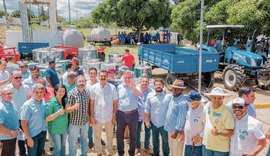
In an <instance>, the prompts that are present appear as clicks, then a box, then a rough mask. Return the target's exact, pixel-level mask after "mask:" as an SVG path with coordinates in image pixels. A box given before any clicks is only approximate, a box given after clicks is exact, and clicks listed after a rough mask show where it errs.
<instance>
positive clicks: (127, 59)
mask: <svg viewBox="0 0 270 156" xmlns="http://www.w3.org/2000/svg"><path fill="white" fill-rule="evenodd" d="M122 62H124V65H125V66H127V67H128V68H129V69H130V70H132V68H133V67H134V65H135V62H134V56H133V55H132V54H130V52H129V49H125V55H124V57H123V58H122Z"/></svg>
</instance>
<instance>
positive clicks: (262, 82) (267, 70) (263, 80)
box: [257, 64, 270, 90]
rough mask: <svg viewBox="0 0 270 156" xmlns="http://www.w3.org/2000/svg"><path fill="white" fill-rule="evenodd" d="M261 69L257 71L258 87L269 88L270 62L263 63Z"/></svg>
mask: <svg viewBox="0 0 270 156" xmlns="http://www.w3.org/2000/svg"><path fill="white" fill-rule="evenodd" d="M263 68H264V69H263V70H260V71H259V72H258V73H257V83H258V87H259V88H261V89H266V90H269V89H270V64H265V65H264V66H263Z"/></svg>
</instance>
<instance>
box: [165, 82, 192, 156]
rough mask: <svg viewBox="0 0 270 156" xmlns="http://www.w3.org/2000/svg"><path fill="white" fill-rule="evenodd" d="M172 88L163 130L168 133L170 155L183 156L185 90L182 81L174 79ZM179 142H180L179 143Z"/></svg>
mask: <svg viewBox="0 0 270 156" xmlns="http://www.w3.org/2000/svg"><path fill="white" fill-rule="evenodd" d="M171 87H172V93H173V98H172V99H171V100H170V103H169V107H168V111H167V114H166V120H165V125H164V128H165V130H166V131H168V133H169V147H170V155H171V156H176V155H178V156H179V155H180V156H181V155H183V148H184V143H183V139H184V138H183V137H184V126H185V123H186V115H187V111H188V104H187V101H186V98H185V97H184V95H183V93H182V91H183V89H186V87H185V86H184V81H183V80H178V79H176V80H175V81H174V82H173V84H172V85H171ZM179 140H180V141H179Z"/></svg>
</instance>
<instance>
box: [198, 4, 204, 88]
mask: <svg viewBox="0 0 270 156" xmlns="http://www.w3.org/2000/svg"><path fill="white" fill-rule="evenodd" d="M203 8H204V0H201V18H200V54H199V83H198V92H199V93H201V89H202V88H201V87H202V42H203Z"/></svg>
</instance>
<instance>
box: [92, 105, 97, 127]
mask: <svg viewBox="0 0 270 156" xmlns="http://www.w3.org/2000/svg"><path fill="white" fill-rule="evenodd" d="M94 105H95V100H90V121H91V124H92V125H95V124H97V120H96V119H95V117H94Z"/></svg>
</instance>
